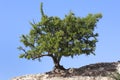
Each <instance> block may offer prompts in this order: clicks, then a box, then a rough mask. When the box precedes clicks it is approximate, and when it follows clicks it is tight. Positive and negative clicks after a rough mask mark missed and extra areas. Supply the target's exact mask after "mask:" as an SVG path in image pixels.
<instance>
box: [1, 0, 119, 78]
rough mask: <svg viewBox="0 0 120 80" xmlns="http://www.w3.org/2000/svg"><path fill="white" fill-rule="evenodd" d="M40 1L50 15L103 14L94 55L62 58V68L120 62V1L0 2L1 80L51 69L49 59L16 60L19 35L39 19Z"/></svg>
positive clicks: (45, 0) (19, 0)
mask: <svg viewBox="0 0 120 80" xmlns="http://www.w3.org/2000/svg"><path fill="white" fill-rule="evenodd" d="M41 2H43V8H44V12H45V14H47V15H49V16H59V17H61V18H63V17H64V15H65V14H67V13H68V12H69V11H70V10H71V11H73V12H74V13H75V14H76V16H81V17H83V16H86V15H87V14H88V13H93V14H95V13H102V14H103V18H102V19H101V20H100V22H98V25H97V26H98V27H97V29H96V31H97V32H98V33H99V38H98V40H99V42H98V43H97V48H96V51H95V53H96V56H94V55H90V56H85V55H81V56H76V57H74V59H71V58H70V57H69V58H62V60H61V64H62V65H64V67H65V68H69V67H76V68H78V67H80V66H83V65H87V64H91V63H97V62H113V61H118V60H120V8H119V7H120V0H0V80H10V78H12V77H15V76H20V75H25V74H35V73H44V72H46V71H50V70H52V68H53V62H52V59H51V58H49V57H44V58H43V59H42V62H38V61H37V60H35V61H32V60H26V59H19V58H18V56H19V54H20V51H19V50H17V47H18V46H20V45H22V44H21V43H20V41H19V40H20V35H21V34H27V33H28V32H29V30H30V29H31V26H30V24H29V22H30V21H33V20H35V21H36V22H38V21H39V20H40V18H41V15H40V3H41Z"/></svg>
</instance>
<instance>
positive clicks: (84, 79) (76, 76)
mask: <svg viewBox="0 0 120 80" xmlns="http://www.w3.org/2000/svg"><path fill="white" fill-rule="evenodd" d="M115 72H119V73H120V62H119V61H118V62H111V63H96V64H90V65H86V66H83V67H80V68H70V69H66V70H59V69H56V70H54V71H50V72H46V73H44V74H34V75H32V74H31V75H25V76H20V77H15V78H13V79H11V80H114V79H112V78H111V77H110V75H111V74H114V73H115Z"/></svg>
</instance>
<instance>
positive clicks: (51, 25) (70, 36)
mask: <svg viewBox="0 0 120 80" xmlns="http://www.w3.org/2000/svg"><path fill="white" fill-rule="evenodd" d="M41 15H42V17H41V21H40V22H37V23H35V22H33V23H30V24H31V26H32V29H31V30H30V32H29V34H27V35H22V36H21V42H22V43H23V44H24V45H25V47H26V49H25V48H23V47H19V49H20V50H22V51H23V52H24V53H22V54H21V55H20V58H26V59H32V60H35V59H41V58H42V57H44V56H49V57H51V58H52V60H53V62H54V67H55V68H57V69H64V67H63V66H61V65H60V60H61V58H62V57H63V56H65V57H68V56H71V57H72V58H73V57H74V56H76V55H81V54H86V55H90V54H95V53H94V51H95V48H96V42H97V41H98V40H97V37H98V33H96V32H95V31H94V30H95V28H96V23H97V22H98V21H99V19H100V18H102V15H101V14H94V15H93V14H88V16H86V17H76V16H75V14H74V13H72V12H70V13H69V14H68V15H65V17H64V18H63V19H61V18H59V17H57V16H55V17H54V16H50V17H49V16H47V15H45V14H44V12H43V6H42V4H41Z"/></svg>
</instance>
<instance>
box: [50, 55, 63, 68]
mask: <svg viewBox="0 0 120 80" xmlns="http://www.w3.org/2000/svg"><path fill="white" fill-rule="evenodd" d="M52 59H53V62H54V69H60V70H65V68H64V67H63V66H61V65H60V59H61V57H55V56H52Z"/></svg>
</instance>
